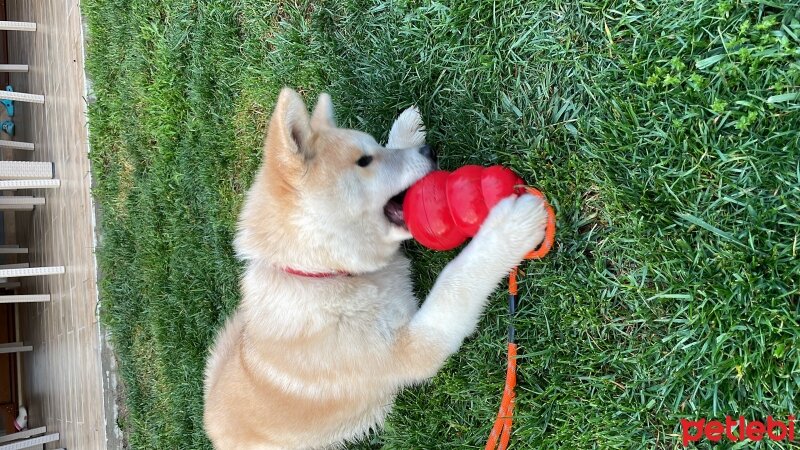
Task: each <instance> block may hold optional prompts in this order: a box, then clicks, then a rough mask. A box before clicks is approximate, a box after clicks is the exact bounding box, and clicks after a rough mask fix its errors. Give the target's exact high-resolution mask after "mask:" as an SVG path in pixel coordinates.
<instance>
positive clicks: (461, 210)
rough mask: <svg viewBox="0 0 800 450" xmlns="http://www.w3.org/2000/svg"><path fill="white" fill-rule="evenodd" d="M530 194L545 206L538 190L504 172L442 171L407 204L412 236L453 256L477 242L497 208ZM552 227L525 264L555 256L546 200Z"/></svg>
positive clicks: (419, 186) (420, 183)
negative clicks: (463, 246)
mask: <svg viewBox="0 0 800 450" xmlns="http://www.w3.org/2000/svg"><path fill="white" fill-rule="evenodd" d="M525 192H527V193H530V194H532V195H534V196H536V197H539V198H541V199H543V200H544V196H543V195H542V193H541V192H539V191H538V190H536V189H534V188H531V187H527V186H525V182H524V181H523V180H522V178H520V177H519V175H517V174H516V173H514V172H513V171H512V170H511V169H507V168H505V167H502V166H491V167H486V168H484V167H481V166H464V167H461V168H460V169H458V170H456V171H455V172H452V173H450V172H445V171H443V170H437V171H435V172H431V173H429V174H428V175H426V176H425V177H424V178H422V179H421V180H419V181H418V182H416V183H415V184H414V185H413V186H411V188H409V190H408V192H407V193H406V196H405V200H404V201H403V218H404V219H405V221H406V226H407V227H408V231H409V232H410V233H411V235H412V236H413V237H414V239H416V240H417V242H419V243H420V244H422V245H424V246H425V247H428V248H430V249H432V250H451V249H453V248H456V247H458V246H459V245H461V244H462V243H464V241H466V240H467V239H469V238H470V237H472V236H474V235H475V234H476V233H477V232H478V230H479V229H480V227H481V224H482V223H483V221H484V219H486V216H487V215H488V214H489V211H491V209H492V207H493V206H494V205H496V204H497V203H498V202H500V200H502V199H504V198H506V197H508V196H510V195H514V194H517V195H519V194H523V193H525ZM545 207H546V208H547V216H548V218H547V226H546V227H545V238H544V241H543V242H542V244H541V245H540V246H539V247H538V248H537V249H535V250H532V251H531V252H530V253H528V254H527V255H526V256H525V258H526V259H538V258H541V257H543V256H544V255H546V254H547V252H549V251H550V248H551V247H552V246H553V239H554V237H555V213H554V212H553V208H552V207H551V206H550V205H549V204H548V203H547V201H546V200H545Z"/></svg>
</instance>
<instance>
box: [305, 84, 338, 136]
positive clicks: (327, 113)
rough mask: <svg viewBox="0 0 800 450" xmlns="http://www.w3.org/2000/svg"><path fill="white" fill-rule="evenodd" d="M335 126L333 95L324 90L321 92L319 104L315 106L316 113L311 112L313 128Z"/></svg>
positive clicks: (319, 128)
mask: <svg viewBox="0 0 800 450" xmlns="http://www.w3.org/2000/svg"><path fill="white" fill-rule="evenodd" d="M335 126H336V119H335V118H334V116H333V102H332V101H331V96H330V95H328V94H326V93H324V92H323V93H322V94H319V98H318V99H317V106H315V107H314V113H313V114H311V128H312V129H314V130H321V129H323V128H334V127H335Z"/></svg>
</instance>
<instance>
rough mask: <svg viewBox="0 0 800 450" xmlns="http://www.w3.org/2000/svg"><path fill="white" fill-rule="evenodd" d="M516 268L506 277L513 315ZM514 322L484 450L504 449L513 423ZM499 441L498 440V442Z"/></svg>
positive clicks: (514, 381)
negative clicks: (496, 408)
mask: <svg viewBox="0 0 800 450" xmlns="http://www.w3.org/2000/svg"><path fill="white" fill-rule="evenodd" d="M517 271H518V270H517V268H516V267H515V268H514V269H513V270H512V271H511V274H510V275H509V277H508V314H509V316H510V317H512V318H513V317H514V315H515V314H516V312H517ZM514 332H515V330H514V324H513V322H512V323H509V325H508V359H507V366H506V385H505V387H504V388H503V400H502V401H501V402H500V410H499V411H498V412H497V419H495V421H494V427H492V432H491V433H490V434H489V439H488V440H487V441H486V449H485V450H495V449H497V450H506V449H507V448H508V441H509V439H511V426H512V424H513V414H514V400H515V398H516V393H515V392H514V388H515V387H516V386H517V344H516V343H515V342H514ZM498 441H499V442H498Z"/></svg>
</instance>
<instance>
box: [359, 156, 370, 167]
mask: <svg viewBox="0 0 800 450" xmlns="http://www.w3.org/2000/svg"><path fill="white" fill-rule="evenodd" d="M371 162H372V156H370V155H364V156H362V157H361V158H358V161H356V164H358V165H359V166H361V167H367V166H368V165H369V163H371Z"/></svg>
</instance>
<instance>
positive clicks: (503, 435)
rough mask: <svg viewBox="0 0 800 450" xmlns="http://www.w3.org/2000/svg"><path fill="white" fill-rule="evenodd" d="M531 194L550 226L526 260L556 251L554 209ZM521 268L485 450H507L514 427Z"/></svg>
mask: <svg viewBox="0 0 800 450" xmlns="http://www.w3.org/2000/svg"><path fill="white" fill-rule="evenodd" d="M524 189H525V191H527V192H528V193H529V194H531V195H533V196H535V197H539V198H541V199H542V200H544V205H545V209H546V211H547V224H546V226H545V235H544V240H543V241H542V243H541V244H539V247H538V248H536V249H533V250H531V251H530V253H528V254H527V255H525V259H541V258H542V257H544V256H545V255H546V254H547V253H548V252H550V249H551V248H552V247H553V242H554V241H555V235H556V214H555V211H554V210H553V207H552V206H551V205H550V204H549V203H548V202H547V199H546V198H545V197H544V195H543V194H542V193H541V191H539V190H538V189H536V188H532V187H530V186H525V187H524ZM518 272H519V269H518V268H516V267H515V268H514V269H513V270H511V274H510V275H509V276H508V316H509V324H508V362H507V366H506V385H505V387H504V388H503V399H502V401H501V402H500V410H499V411H498V412H497V419H495V421H494V427H492V432H491V433H489V439H487V441H486V449H485V450H506V449H507V448H508V441H509V440H510V439H511V426H512V425H513V413H514V401H515V399H516V393H515V392H514V388H516V387H517V344H516V342H515V340H514V338H515V336H514V334H515V330H514V315H516V313H517V273H518Z"/></svg>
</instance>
